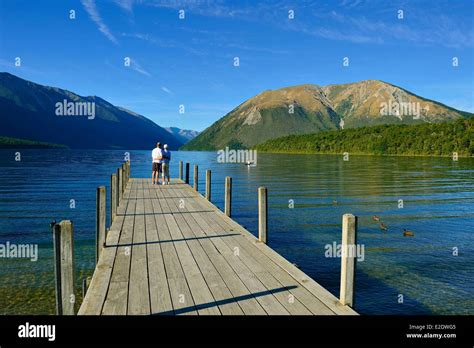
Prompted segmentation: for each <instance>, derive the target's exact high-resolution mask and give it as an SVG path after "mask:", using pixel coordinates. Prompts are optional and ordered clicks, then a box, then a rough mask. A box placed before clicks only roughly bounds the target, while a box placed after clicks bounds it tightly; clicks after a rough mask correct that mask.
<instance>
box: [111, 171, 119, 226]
mask: <svg viewBox="0 0 474 348" xmlns="http://www.w3.org/2000/svg"><path fill="white" fill-rule="evenodd" d="M115 215H117V174H112V175H111V176H110V224H111V225H112V223H113V222H114V219H115Z"/></svg>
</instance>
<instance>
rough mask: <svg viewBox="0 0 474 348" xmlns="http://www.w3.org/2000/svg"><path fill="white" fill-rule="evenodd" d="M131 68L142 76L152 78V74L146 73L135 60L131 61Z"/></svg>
mask: <svg viewBox="0 0 474 348" xmlns="http://www.w3.org/2000/svg"><path fill="white" fill-rule="evenodd" d="M130 67H131V68H132V69H133V70H135V71H136V72H138V73H140V74H142V75H145V76H148V77H151V74H150V73H149V72H148V71H146V70H145V69H144V68H143V67H142V66H141V65H140V63H138V62H137V61H136V60H135V59H131V60H130Z"/></svg>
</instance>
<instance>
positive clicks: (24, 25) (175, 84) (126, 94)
mask: <svg viewBox="0 0 474 348" xmlns="http://www.w3.org/2000/svg"><path fill="white" fill-rule="evenodd" d="M71 11H72V12H71ZM183 15H184V16H183ZM72 17H74V18H72ZM183 17H184V18H183ZM473 51H474V1H473V0H456V1H455V0H406V1H405V0H403V1H402V0H394V1H382V0H365V1H364V0H327V1H323V0H316V1H305V0H298V1H296V0H294V1H280V0H273V1H268V0H266V1H259V0H253V1H244V0H240V1H219V0H217V1H209V0H192V1H177V0H174V1H167V0H149V1H145V0H62V1H55V0H36V1H30V0H0V71H6V72H10V73H12V74H15V75H17V76H19V77H21V78H24V79H27V80H31V81H33V82H36V83H40V84H44V85H49V86H55V87H60V88H64V89H67V90H70V91H73V92H75V93H77V94H79V95H82V96H88V95H97V96H100V97H101V98H103V99H105V100H107V101H109V102H111V103H112V104H114V105H117V106H122V107H125V108H127V109H130V110H132V111H134V112H137V113H139V114H142V115H144V116H146V117H148V118H150V119H152V120H153V121H155V122H156V123H157V124H159V125H160V126H164V127H167V126H176V127H180V128H184V129H194V130H199V131H201V130H203V129H205V128H206V127H208V126H210V125H211V124H212V123H213V122H215V121H216V120H218V119H219V118H220V117H222V116H224V115H225V114H226V113H228V112H229V111H231V110H232V109H234V108H235V107H237V106H238V105H239V104H241V103H242V102H244V101H245V100H247V99H248V98H251V97H253V96H255V95H257V94H259V93H261V92H263V91H265V90H269V89H278V88H282V87H287V86H293V85H299V84H317V85H328V84H338V83H349V82H356V81H361V80H368V79H377V80H383V81H386V82H390V83H392V84H394V85H397V86H400V87H403V88H404V89H407V90H409V91H411V92H413V93H415V94H418V95H420V96H422V97H425V98H428V99H433V100H436V101H439V102H442V103H444V104H447V105H449V106H451V107H454V108H458V109H461V110H465V111H470V112H474V53H473ZM345 57H347V58H348V62H349V65H348V66H344V64H343V62H344V58H345ZM16 58H20V59H21V65H20V66H16V65H15V62H17V60H16ZM236 58H238V65H237V66H236V62H237V59H236ZM454 60H457V62H458V64H457V66H454V65H456V64H454V65H453V62H454ZM127 63H129V64H127ZM180 106H184V113H180V109H181V111H183V107H181V108H180Z"/></svg>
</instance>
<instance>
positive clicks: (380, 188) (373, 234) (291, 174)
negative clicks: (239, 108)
mask: <svg viewBox="0 0 474 348" xmlns="http://www.w3.org/2000/svg"><path fill="white" fill-rule="evenodd" d="M17 151H19V152H20V155H21V161H16V160H15V152H17ZM130 156H131V162H132V176H134V177H148V176H150V174H151V173H150V171H151V165H150V163H149V161H150V151H130ZM123 159H124V151H119V150H117V151H109V150H0V244H5V243H7V242H10V243H17V244H20V243H21V244H26V243H28V244H29V243H33V244H38V246H39V257H38V260H37V261H35V262H33V261H30V260H29V259H14V258H1V259H0V262H1V268H0V314H54V311H55V307H54V306H55V305H54V298H55V297H54V268H53V267H54V265H53V248H52V247H53V245H52V232H51V228H50V226H49V224H50V222H51V221H52V220H56V221H60V220H62V219H70V220H73V222H74V229H75V231H74V232H75V257H76V278H77V289H78V294H79V292H80V286H81V280H82V278H84V277H86V276H88V275H91V274H92V272H93V269H94V239H95V189H96V187H98V186H100V185H105V186H107V191H108V190H109V187H108V185H109V183H110V174H111V173H112V172H113V171H114V170H115V169H116V168H117V167H118V166H119V165H120V164H121V163H122V162H123ZM180 160H182V161H184V162H190V163H191V175H190V177H191V181H192V178H193V175H192V165H194V164H198V165H199V169H200V183H199V188H200V191H201V192H203V190H204V187H205V185H204V180H205V177H204V172H205V169H211V170H212V197H213V203H214V204H216V205H217V206H218V207H220V208H221V209H223V203H224V201H223V198H224V178H225V176H231V177H232V178H233V206H232V209H233V211H232V216H233V218H234V219H235V220H236V221H237V222H239V223H240V224H241V225H243V226H245V227H246V228H247V229H248V230H249V231H251V232H252V233H253V234H254V235H256V234H257V230H258V227H257V188H258V187H259V186H266V187H267V188H268V203H269V215H268V217H269V245H270V246H271V247H272V248H273V249H275V250H276V251H277V252H278V253H280V254H281V255H283V256H284V257H285V258H287V259H288V260H290V261H291V262H293V263H295V264H297V265H298V266H299V267H300V268H301V269H302V270H303V271H304V272H306V273H307V274H308V275H309V276H311V277H312V278H313V279H315V280H316V281H317V282H319V283H320V284H321V285H322V286H324V287H326V288H327V289H328V290H329V291H331V292H332V293H333V294H335V295H336V296H337V297H339V281H340V279H339V277H340V259H339V258H336V257H334V258H330V257H325V246H326V245H328V244H333V243H334V242H336V243H339V242H340V240H341V219H342V215H343V214H344V213H352V214H354V215H357V216H358V217H359V220H358V224H359V229H358V243H359V244H361V245H363V246H364V251H365V253H364V260H363V261H360V262H357V265H356V267H357V277H356V287H355V293H356V296H355V308H356V310H357V311H358V312H360V313H362V314H474V277H473V274H474V258H473V255H474V159H473V158H459V160H458V161H453V160H452V159H451V158H429V157H376V156H351V157H350V158H349V161H344V160H343V157H342V155H341V156H338V155H285V154H263V153H259V154H258V165H257V166H256V167H247V166H245V165H242V164H222V163H218V161H217V153H215V152H173V160H172V165H171V175H172V176H173V177H176V176H177V173H178V162H179V161H180ZM72 200H73V201H72ZM400 200H402V201H400ZM400 203H402V204H400ZM107 204H109V202H107ZM374 215H377V216H380V218H381V220H382V221H383V222H384V224H385V225H386V226H387V231H382V230H381V229H380V227H379V222H376V221H374V220H373V218H372V217H373V216H374ZM107 225H109V222H107ZM404 228H405V229H408V230H410V231H413V233H414V237H404V236H403V229H404Z"/></svg>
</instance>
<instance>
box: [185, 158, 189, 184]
mask: <svg viewBox="0 0 474 348" xmlns="http://www.w3.org/2000/svg"><path fill="white" fill-rule="evenodd" d="M185 182H186V184H188V185H189V163H186V180H185Z"/></svg>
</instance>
